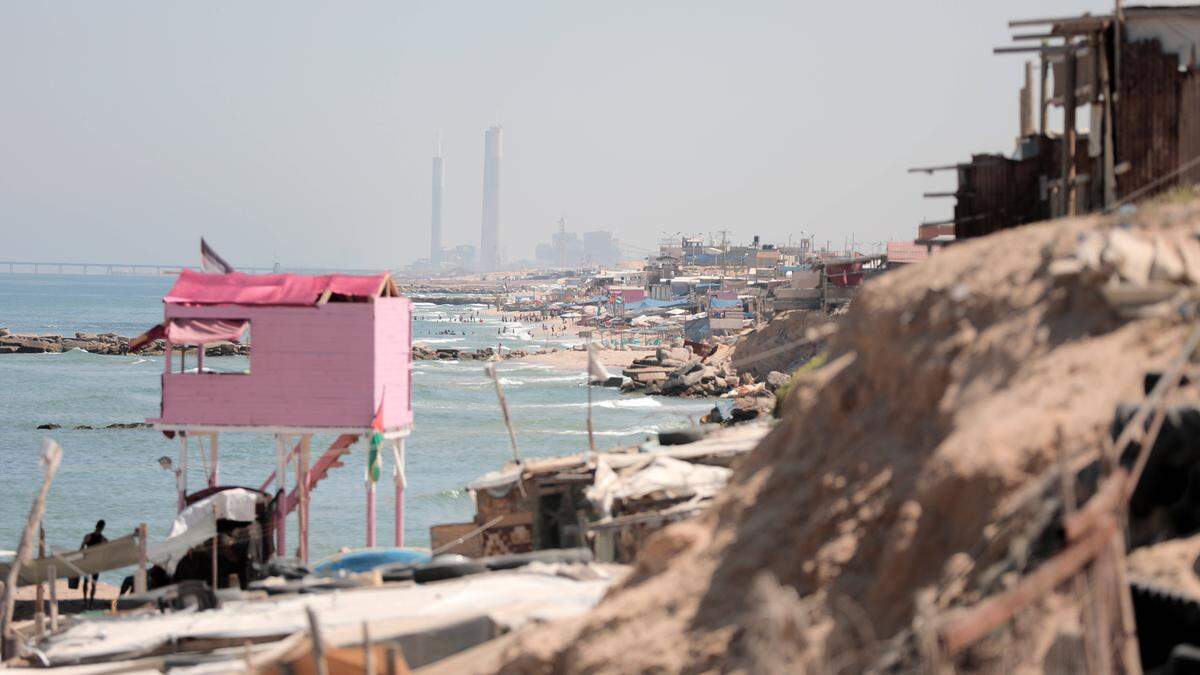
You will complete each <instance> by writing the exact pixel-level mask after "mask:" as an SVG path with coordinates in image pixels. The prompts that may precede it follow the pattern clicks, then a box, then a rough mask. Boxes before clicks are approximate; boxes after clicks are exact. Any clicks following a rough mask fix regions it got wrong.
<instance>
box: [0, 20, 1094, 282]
mask: <svg viewBox="0 0 1200 675" xmlns="http://www.w3.org/2000/svg"><path fill="white" fill-rule="evenodd" d="M1109 7H1110V5H1109V4H1105V3H1102V2H1086V1H1084V0H1039V1H1034V0H1015V1H1008V2H996V1H992V2H985V1H982V0H957V1H954V0H947V1H943V2H938V1H933V0H909V1H906V2H886V3H885V2H877V3H864V2H855V3H837V2H821V3H813V2H795V1H794V0H791V1H785V2H751V1H747V0H741V1H738V2H732V1H731V2H726V3H719V4H709V3H700V2H680V3H657V2H648V1H646V0H636V1H631V2H624V1H614V0H608V1H606V2H593V3H577V2H563V1H561V0H558V1H547V2H516V1H505V2H497V1H495V0H491V1H488V2H470V3H469V2H452V1H449V2H428V3H413V2H396V1H381V2H358V1H353V2H332V1H331V2H303V1H295V0H291V1H288V2H244V3H242V2H238V3H235V2H226V3H216V2H187V3H183V2H161V1H157V0H156V1H143V2H118V1H113V0H106V1H105V2H95V1H94V0H87V1H84V2H36V1H26V2H20V1H17V0H8V1H6V2H3V3H0V87H2V89H0V260H3V259H14V258H15V259H30V260H35V259H36V260H91V261H96V262H107V261H121V262H163V263H170V262H191V261H193V260H194V259H195V258H196V249H197V240H198V238H199V236H200V235H202V234H203V235H204V236H206V237H207V238H208V239H209V240H210V241H211V242H212V243H213V244H214V246H215V247H216V248H217V250H218V251H220V252H221V253H222V254H223V255H224V256H225V257H226V258H228V259H229V260H230V261H231V262H233V263H234V264H235V265H236V264H239V263H240V264H243V265H267V264H270V262H271V261H272V260H273V259H275V258H276V257H277V258H278V259H279V260H280V261H281V262H282V263H283V264H284V265H295V266H338V267H354V268H379V267H396V266H400V265H402V264H406V263H408V262H409V261H411V260H413V259H414V258H417V257H423V256H426V255H427V254H428V246H429V210H430V157H431V155H432V152H433V149H434V144H435V135H436V134H437V133H438V132H440V133H441V135H442V138H443V147H444V156H445V157H446V203H445V233H444V235H443V241H444V242H445V243H446V245H454V244H460V243H470V244H475V245H478V243H479V221H480V203H481V189H482V166H483V132H484V129H485V128H486V127H487V126H488V125H489V124H493V123H495V122H496V121H500V122H501V123H503V125H504V145H505V147H504V163H503V178H502V183H503V187H502V190H503V192H502V202H501V203H502V237H503V240H504V244H505V248H506V253H507V257H508V258H509V259H515V258H520V257H531V256H532V252H533V246H534V245H535V244H536V243H537V242H539V241H543V240H545V239H547V238H548V237H549V234H550V232H551V231H552V230H553V229H554V228H555V222H556V221H557V220H558V218H559V217H560V216H565V217H566V219H567V224H568V228H569V229H574V230H590V229H611V230H613V231H614V232H615V233H616V235H617V236H618V237H620V238H621V239H622V240H624V241H628V242H630V243H634V244H637V245H640V246H642V247H649V246H651V245H653V243H654V242H655V241H656V240H657V239H658V238H659V236H660V234H661V233H662V232H667V233H671V234H673V233H675V232H680V231H682V232H695V233H709V232H716V231H717V230H721V229H728V230H731V231H732V232H733V234H732V235H731V237H732V238H733V239H734V240H737V241H745V240H748V239H749V238H750V236H751V235H754V234H759V235H762V236H763V237H765V238H767V239H768V240H771V239H775V240H785V239H786V238H787V237H788V235H792V236H793V237H795V238H799V236H801V232H807V233H815V234H816V236H817V239H818V240H819V241H821V242H823V241H824V240H833V241H835V242H837V243H839V244H840V243H841V241H842V240H843V238H844V237H848V236H850V235H851V234H854V235H855V236H856V237H857V238H858V240H859V241H881V240H886V239H911V238H912V237H913V236H914V234H915V231H916V226H917V224H918V223H919V222H920V221H921V220H922V218H929V219H936V218H943V217H946V216H948V215H949V212H950V208H951V204H952V200H939V201H936V202H934V201H930V200H923V199H922V198H921V192H922V191H923V190H928V189H946V188H950V187H952V186H953V180H952V177H951V176H950V175H943V176H942V177H939V178H933V179H928V178H924V177H920V176H912V175H908V174H906V173H905V169H906V168H907V167H909V166H914V165H923V164H930V163H939V164H940V163H947V162H953V161H956V160H959V159H964V158H967V157H968V156H969V154H970V153H971V152H972V151H1002V152H1006V153H1007V152H1011V150H1012V144H1013V137H1014V136H1015V133H1016V124H1017V89H1018V87H1019V85H1020V78H1021V75H1022V67H1021V57H1019V56H993V55H992V53H991V49H992V47H993V46H995V45H1000V44H1007V43H1008V36H1009V34H1010V31H1009V30H1008V29H1007V27H1006V22H1007V20H1008V19H1010V18H1023V17H1043V16H1056V15H1060V14H1069V13H1077V12H1083V11H1088V10H1090V11H1093V12H1097V13H1098V12H1104V11H1107V10H1108V9H1109Z"/></svg>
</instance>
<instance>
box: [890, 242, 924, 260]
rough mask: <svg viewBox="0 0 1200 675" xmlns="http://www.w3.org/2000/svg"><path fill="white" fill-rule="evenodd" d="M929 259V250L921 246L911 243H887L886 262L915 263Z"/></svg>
mask: <svg viewBox="0 0 1200 675" xmlns="http://www.w3.org/2000/svg"><path fill="white" fill-rule="evenodd" d="M928 257H929V250H928V249H926V248H925V247H924V246H922V245H921V244H914V243H913V242H911V241H889V242H888V245H887V259H888V262H895V263H916V262H921V261H923V260H925V259H926V258H928Z"/></svg>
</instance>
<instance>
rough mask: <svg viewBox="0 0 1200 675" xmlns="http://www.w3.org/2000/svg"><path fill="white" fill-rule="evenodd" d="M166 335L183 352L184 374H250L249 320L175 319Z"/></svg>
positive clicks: (180, 360)
mask: <svg viewBox="0 0 1200 675" xmlns="http://www.w3.org/2000/svg"><path fill="white" fill-rule="evenodd" d="M166 334H167V341H168V344H170V345H171V349H172V351H175V350H178V351H179V352H180V358H179V370H178V372H179V373H180V374H184V375H249V374H250V349H251V348H250V321H249V320H246V319H173V320H172V321H171V322H170V324H168V326H167V329H166ZM189 355H190V356H191V357H192V358H191V359H190V360H189V358H188V356H189ZM189 361H190V363H189Z"/></svg>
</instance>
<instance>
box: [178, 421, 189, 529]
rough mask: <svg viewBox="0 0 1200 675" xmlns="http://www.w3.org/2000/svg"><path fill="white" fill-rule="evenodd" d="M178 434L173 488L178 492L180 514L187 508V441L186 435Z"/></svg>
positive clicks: (183, 433)
mask: <svg viewBox="0 0 1200 675" xmlns="http://www.w3.org/2000/svg"><path fill="white" fill-rule="evenodd" d="M178 433H179V468H178V469H176V470H175V486H176V489H177V490H178V492H179V500H178V504H177V506H178V509H179V511H180V512H181V513H182V512H183V510H184V509H186V508H187V481H188V475H187V474H188V441H187V434H186V433H185V432H183V431H180V432H178Z"/></svg>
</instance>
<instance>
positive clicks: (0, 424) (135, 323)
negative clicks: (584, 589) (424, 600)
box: [0, 274, 712, 581]
mask: <svg viewBox="0 0 1200 675" xmlns="http://www.w3.org/2000/svg"><path fill="white" fill-rule="evenodd" d="M173 281H174V277H169V276H164V277H152V276H101V275H74V276H72V275H32V274H0V327H3V328H8V329H9V330H11V331H13V332H25V333H55V334H60V335H66V336H71V335H73V334H74V333H75V332H76V331H81V332H89V333H101V332H113V333H118V334H121V335H127V336H135V335H138V334H140V333H141V332H142V331H144V330H145V329H147V328H149V327H151V326H153V325H154V324H156V323H158V322H159V321H161V319H162V296H163V295H164V293H165V292H166V291H167V290H168V289H169V288H170V286H171V283H172V282H173ZM482 309H483V308H482V307H481V306H469V305H466V306H464V305H428V304H420V305H418V306H416V307H415V317H414V322H413V331H414V340H416V341H418V342H425V343H427V344H429V345H430V346H431V347H456V348H475V347H482V346H493V347H495V346H496V345H497V344H502V345H503V346H504V347H505V348H513V349H518V348H524V349H531V348H533V347H535V346H538V345H540V346H546V343H543V342H541V341H540V340H533V339H531V338H530V336H529V334H528V330H527V329H526V328H527V327H523V326H519V325H514V324H512V323H508V324H505V323H504V322H503V321H502V320H501V319H500V318H499V317H488V316H486V315H483V314H481V313H480V310H482ZM477 314H479V316H478V318H479V320H478V321H474V319H475V318H476V315H477ZM447 331H450V332H452V333H453V334H447V333H446V332H447ZM569 342H570V340H566V341H564V342H563V343H560V344H557V345H556V343H555V342H553V341H551V342H550V343H549V346H551V347H554V346H560V347H561V346H562V345H563V344H567V343H569ZM205 364H206V365H207V366H212V367H214V368H217V369H222V370H224V369H229V370H234V369H241V368H244V367H245V359H244V358H241V357H224V358H217V357H208V358H206V359H205ZM413 368H414V371H413V408H414V414H415V418H416V419H415V426H414V429H413V432H412V435H411V436H410V437H409V439H408V441H407V455H408V470H407V477H408V487H407V492H406V502H405V543H406V544H407V545H417V546H427V545H428V544H429V527H430V526H431V525H434V524H438V523H450V522H464V521H468V520H470V519H471V518H472V517H473V516H474V507H473V505H472V503H471V499H470V497H469V495H468V493H467V492H466V491H465V490H464V487H465V486H466V484H467V483H468V482H470V481H471V480H472V479H474V478H476V477H477V476H479V475H482V474H484V473H486V472H488V471H492V470H495V469H499V468H500V467H501V466H502V465H503V464H504V462H505V461H507V460H509V459H511V458H512V450H511V448H510V446H509V440H508V434H507V432H506V431H505V428H504V423H503V420H502V418H501V415H500V410H499V407H498V405H497V402H496V393H495V389H494V386H493V384H492V381H491V380H490V379H489V378H488V377H486V376H485V375H484V372H483V368H484V364H483V363H481V362H477V361H462V362H443V361H418V362H416V363H415V364H414V366H413ZM162 369H163V359H162V357H160V356H136V355H127V356H104V355H99V354H89V353H87V352H83V351H71V352H66V353H61V354H0V550H3V549H9V550H12V549H15V548H16V546H17V542H18V539H19V537H20V533H21V530H22V528H23V526H24V523H25V521H26V518H27V515H28V512H29V507H30V504H31V500H32V498H33V496H34V494H35V493H36V491H37V489H38V486H39V485H40V483H41V477H42V467H41V466H40V465H39V461H38V458H39V455H40V450H41V445H42V440H43V439H44V438H53V439H54V440H55V441H57V442H58V443H59V444H60V445H61V446H62V448H63V461H62V465H61V467H60V468H59V470H58V474H57V476H55V478H54V482H53V485H52V488H51V491H50V496H49V499H48V500H47V507H46V516H45V521H44V522H45V527H46V538H47V541H48V543H49V544H50V545H51V546H53V547H55V548H56V549H73V548H77V547H78V546H79V545H80V541H81V539H82V538H83V536H84V535H85V534H86V533H87V532H89V531H90V530H91V529H92V526H93V524H94V523H95V521H96V520H98V519H101V518H103V519H105V520H106V521H107V529H106V530H105V533H106V534H107V535H108V536H109V537H110V538H114V537H118V536H123V535H125V534H128V533H130V532H132V531H133V530H134V528H136V527H137V525H138V524H139V523H146V524H147V525H148V526H149V531H150V533H151V538H152V540H157V539H161V538H163V537H165V536H166V535H167V533H168V532H169V531H170V526H171V521H172V519H173V518H174V516H175V478H174V474H173V473H172V472H171V471H168V470H164V469H163V468H162V467H160V466H159V463H158V459H159V458H160V457H162V456H168V457H171V458H172V459H173V460H175V461H177V460H178V454H179V442H178V440H168V439H167V438H165V437H164V436H163V435H162V434H161V433H159V432H157V431H154V430H150V429H91V430H75V429H74V428H73V427H76V426H79V425H88V426H92V427H102V426H104V425H108V424H112V423H118V422H142V421H145V420H146V419H147V418H150V417H155V416H157V414H158V406H159V375H160V374H161V373H162ZM497 369H498V370H499V374H500V377H501V382H502V383H503V385H504V389H505V393H506V396H507V398H508V403H509V407H510V412H511V414H512V418H513V423H514V425H515V426H516V429H517V443H518V447H519V449H520V452H521V455H522V457H526V458H531V457H546V456H554V455H563V454H571V453H577V452H581V451H583V450H585V449H586V448H587V431H586V413H587V407H586V406H587V386H586V380H585V376H584V374H583V373H579V372H568V371H561V370H555V369H553V368H551V367H549V366H545V365H542V364H535V363H525V362H522V361H520V360H510V361H505V362H500V363H497ZM592 393H593V398H594V401H595V408H594V419H595V429H596V437H597V438H596V443H597V446H598V447H602V448H605V447H613V446H617V445H629V444H634V443H638V442H639V441H641V440H643V439H645V438H646V437H647V436H648V435H650V434H653V433H654V432H655V431H656V430H658V429H660V428H669V427H673V426H680V425H684V424H687V423H688V422H689V418H696V417H698V416H700V415H702V414H704V413H705V412H706V411H707V410H708V409H710V408H711V407H712V402H711V401H697V400H687V401H685V400H680V399H670V398H657V397H643V396H628V395H621V394H620V393H619V392H617V391H616V390H614V389H606V388H594V389H593V392H592ZM47 423H53V424H59V425H61V426H62V427H63V428H62V429H57V430H53V431H41V430H38V429H37V428H36V427H37V426H38V425H40V424H47ZM332 440H333V437H331V436H315V437H314V439H313V456H314V460H315V458H316V457H318V456H320V454H321V453H322V452H323V451H324V449H325V448H327V447H328V446H329V443H331V442H332ZM220 453H221V464H220V479H221V483H222V484H225V485H244V486H250V487H256V488H257V487H259V486H260V485H261V484H262V482H263V480H265V478H266V477H267V475H268V474H270V473H271V472H272V471H273V470H274V468H275V450H274V443H273V439H272V437H271V436H270V435H268V434H265V433H264V434H223V435H222V436H221V437H220ZM366 455H367V452H366V443H365V441H360V442H359V443H358V444H357V445H355V446H354V448H353V452H352V454H350V455H348V456H347V457H346V458H345V459H344V462H345V466H344V467H342V468H338V469H334V470H332V471H331V472H330V474H329V476H328V477H327V478H326V479H325V480H324V481H322V482H321V483H320V484H319V485H318V486H317V488H316V490H315V491H314V492H313V494H312V533H311V537H310V547H311V557H312V558H313V559H314V560H315V559H317V558H320V557H322V556H324V555H328V554H331V553H333V552H335V551H337V550H338V549H339V548H341V547H343V546H350V547H357V546H362V545H364V543H365V539H366V517H365V513H366V501H365V495H364V481H365V465H366ZM203 461H204V458H202V457H201V456H200V455H199V453H198V451H197V450H196V448H195V446H194V445H193V451H192V454H191V455H190V461H189V464H188V469H189V486H190V487H191V488H192V489H200V488H201V487H203V486H204V484H205V465H204V463H203ZM391 469H392V467H391V462H390V457H389V458H388V462H387V463H386V464H385V466H384V476H383V477H382V478H381V480H380V481H379V482H378V483H377V484H376V485H377V492H378V497H377V499H378V508H379V513H378V521H377V532H378V542H379V543H380V544H386V545H391V544H392V540H393V535H392V531H393V522H394V521H393V518H394V499H393V494H394V488H393V482H392V479H391ZM289 478H290V479H291V481H292V482H294V480H295V479H294V475H291V474H290V475H289ZM297 532H298V529H297V525H296V522H295V516H294V515H293V517H292V520H291V522H290V523H289V526H288V533H289V547H294V542H296V541H297V539H296V533H297ZM106 577H108V578H109V579H110V580H113V579H114V578H115V579H116V580H118V581H119V575H115V574H111V575H106Z"/></svg>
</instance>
